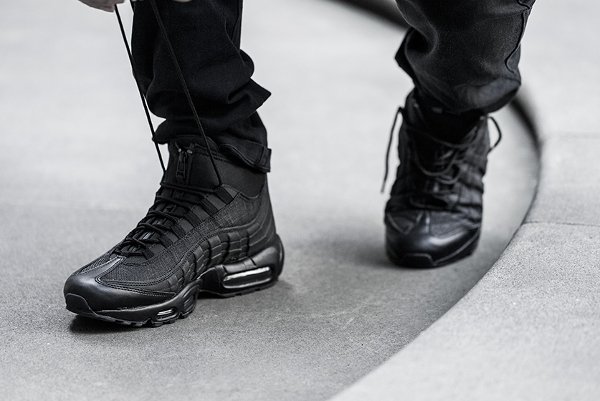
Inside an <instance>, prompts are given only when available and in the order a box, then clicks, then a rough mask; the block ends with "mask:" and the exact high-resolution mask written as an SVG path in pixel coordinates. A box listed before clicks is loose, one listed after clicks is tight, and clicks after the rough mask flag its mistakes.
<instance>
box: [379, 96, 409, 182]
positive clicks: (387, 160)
mask: <svg viewBox="0 0 600 401" xmlns="http://www.w3.org/2000/svg"><path fill="white" fill-rule="evenodd" d="M400 114H402V115H403V116H404V108H403V107H402V106H400V107H398V110H397V111H396V114H395V115H394V122H393V123H392V128H391V129H390V137H389V139H388V144H387V150H386V151H385V173H384V175H383V183H382V184H381V193H383V192H384V191H385V184H386V183H387V179H388V175H389V173H390V153H391V152H392V143H393V142H394V133H395V132H396V125H397V124H398V120H399V119H400Z"/></svg>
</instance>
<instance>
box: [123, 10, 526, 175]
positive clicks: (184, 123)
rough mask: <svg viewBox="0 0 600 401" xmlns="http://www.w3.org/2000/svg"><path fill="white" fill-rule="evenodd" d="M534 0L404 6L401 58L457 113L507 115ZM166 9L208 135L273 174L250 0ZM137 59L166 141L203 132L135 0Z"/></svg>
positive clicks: (431, 95) (147, 13)
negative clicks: (256, 75) (245, 19)
mask: <svg viewBox="0 0 600 401" xmlns="http://www.w3.org/2000/svg"><path fill="white" fill-rule="evenodd" d="M534 1H535V0H444V1H439V0H397V2H398V6H399V7H400V10H401V12H402V15H403V16H404V18H405V19H406V21H407V22H408V23H409V25H410V26H411V28H410V29H409V30H408V32H407V34H406V37H405V39H404V41H403V43H402V45H401V47H400V50H399V51H398V53H397V56H396V60H397V61H398V64H399V65H400V66H401V67H402V68H403V69H404V71H406V72H407V73H408V74H409V75H410V76H411V77H412V79H413V81H414V83H415V86H416V88H417V89H418V90H419V92H420V94H421V95H422V96H423V97H425V98H427V99H429V100H430V101H431V102H432V103H435V104H437V105H439V106H440V107H442V108H444V109H445V110H447V111H448V112H451V113H464V112H470V111H480V112H484V113H487V112H491V111H494V110H497V109H499V108H501V107H502V106H504V105H505V104H506V103H507V102H508V101H510V100H511V98H512V97H513V96H514V95H515V93H516V91H517V90H518V88H519V86H520V83H521V77H520V74H519V70H518V63H519V55H520V41H521V38H522V35H523V32H524V29H525V25H526V23H527V17H528V16H529V12H530V10H531V6H532V5H533V3H534ZM156 3H157V5H158V7H159V9H160V13H161V16H162V18H163V20H164V23H165V25H166V27H167V30H168V32H169V36H170V39H171V42H172V44H173V47H174V49H175V52H176V53H177V55H178V59H179V62H180V64H181V68H182V70H183V73H184V75H185V77H186V81H187V83H188V85H189V87H190V90H191V93H192V97H193V99H194V102H195V104H196V107H197V109H198V112H199V114H200V118H201V119H202V122H203V124H204V127H205V130H206V133H207V135H208V137H209V138H210V139H211V140H212V141H213V142H214V143H215V145H216V146H217V148H218V151H219V152H220V153H222V154H224V155H226V156H229V157H231V158H233V159H234V160H236V161H238V162H239V163H241V164H243V165H246V166H248V167H250V168H253V169H256V170H258V171H263V172H266V171H268V170H269V169H270V164H269V160H270V153H271V152H270V150H269V149H268V147H267V134H266V129H265V127H264V125H263V123H262V121H261V120H260V118H259V116H258V114H257V113H256V110H257V109H258V108H259V107H260V106H261V105H262V104H263V103H264V102H265V100H267V98H268V97H269V95H270V93H269V92H268V91H267V90H266V89H264V88H262V87H261V86H260V85H258V84H257V83H256V82H254V81H253V80H252V74H253V72H254V65H253V63H252V60H251V59H250V57H249V56H248V55H247V54H246V53H244V52H243V51H242V50H241V49H240V35H241V29H240V28H241V20H242V0H192V1H191V2H188V3H179V2H174V1H170V0H159V1H157V2H156ZM133 56H134V60H135V64H136V69H137V71H138V73H139V74H140V78H141V85H142V87H143V89H144V90H145V92H146V95H147V98H148V102H149V105H150V109H151V110H152V111H153V112H154V113H155V114H156V115H158V116H160V117H163V118H165V119H166V121H165V122H164V123H163V124H161V125H160V127H159V128H158V130H157V139H158V140H159V141H160V142H163V143H165V142H168V141H170V140H172V139H175V138H181V137H186V136H195V135H199V133H198V130H197V128H196V125H195V124H194V122H193V119H192V113H191V111H190V108H189V106H188V104H187V102H186V99H185V96H184V94H183V92H182V89H181V85H180V83H179V81H178V80H177V76H176V74H175V72H174V69H173V64H172V61H171V59H170V58H169V54H168V51H167V48H166V46H165V44H164V43H163V41H162V39H161V37H160V32H159V31H158V27H157V24H156V21H155V19H154V16H153V13H152V9H151V7H150V4H148V3H147V2H136V3H135V12H134V24H133ZM282 73H284V72H282Z"/></svg>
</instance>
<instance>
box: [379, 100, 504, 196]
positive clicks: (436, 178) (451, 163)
mask: <svg viewBox="0 0 600 401" xmlns="http://www.w3.org/2000/svg"><path fill="white" fill-rule="evenodd" d="M400 115H402V116H403V117H404V115H405V111H404V108H402V107H399V108H398V110H397V112H396V114H395V116H394V122H393V123H392V128H391V130H390V136H389V140H388V145H387V150H386V158H385V173H384V178H383V185H382V188H381V192H384V191H385V185H386V183H387V179H388V176H389V159H390V154H391V149H392V143H393V138H394V134H395V131H396V126H397V125H398V121H399V117H400ZM483 118H488V119H490V120H491V121H492V122H493V124H494V126H495V127H496V131H497V132H498V139H497V140H496V142H495V143H494V145H492V146H491V147H490V149H489V150H488V153H489V152H491V151H493V150H494V149H495V148H496V147H497V146H498V145H499V144H500V141H501V140H502V131H501V130H500V126H499V124H498V122H497V121H496V119H495V118H494V117H491V116H487V117H483ZM479 124H480V122H478V123H477V125H476V126H475V127H474V128H473V129H472V131H471V132H470V133H469V134H468V135H467V137H466V140H465V141H464V142H462V143H459V144H456V143H450V142H446V141H443V140H441V139H439V138H436V137H434V136H432V135H431V134H430V133H428V132H427V131H425V130H422V129H418V128H417V127H414V126H411V125H408V126H407V129H409V130H412V131H413V133H414V134H416V135H418V136H423V137H426V138H427V139H428V140H429V141H430V142H432V143H435V145H436V147H437V148H438V150H437V151H436V154H435V159H434V160H433V161H432V162H430V163H429V164H430V165H429V166H426V165H425V163H423V162H422V160H421V158H420V157H419V153H420V152H419V149H418V148H417V144H416V143H415V140H414V139H413V138H412V137H411V136H410V135H409V136H408V140H409V144H408V145H409V147H410V148H409V150H410V155H411V158H412V159H413V160H414V165H415V166H416V167H417V169H418V170H419V172H420V173H421V174H422V175H423V176H424V177H425V181H431V183H427V182H424V183H423V185H419V189H418V195H419V196H420V197H422V198H424V199H427V198H429V199H434V200H435V199H443V197H444V196H445V195H447V194H448V193H451V192H452V188H453V187H454V185H455V184H456V183H457V182H458V180H459V179H460V177H461V169H460V168H459V166H460V165H461V164H462V163H463V162H464V160H465V156H466V153H467V151H468V150H469V149H470V148H471V146H473V144H474V143H475V142H476V141H477V139H478V138H477V130H478V125H479ZM469 136H470V137H469ZM401 162H402V161H401ZM435 184H439V185H435ZM427 188H436V190H435V191H431V190H428V189H427ZM440 188H446V190H445V191H443V190H440ZM406 195H410V194H406ZM427 203H428V205H422V206H434V204H435V203H436V202H434V203H433V204H432V205H429V203H431V202H427Z"/></svg>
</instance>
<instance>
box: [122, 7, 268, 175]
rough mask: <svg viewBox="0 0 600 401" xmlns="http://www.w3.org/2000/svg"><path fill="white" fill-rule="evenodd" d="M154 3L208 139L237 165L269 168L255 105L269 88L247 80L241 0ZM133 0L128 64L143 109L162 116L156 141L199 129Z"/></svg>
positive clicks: (150, 17)
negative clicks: (140, 92)
mask: <svg viewBox="0 0 600 401" xmlns="http://www.w3.org/2000/svg"><path fill="white" fill-rule="evenodd" d="M156 3H157V5H158V7H159V9H160V14H161V17H162V19H163V22H164V24H165V26H166V28H167V31H168V33H169V38H170V41H171V42H172V45H173V48H174V50H175V52H176V54H177V56H178V61H179V64H180V65H181V69H182V71H183V73H184V76H185V78H186V82H187V84H188V86H189V88H190V92H191V94H192V97H193V101H194V104H195V106H196V109H197V111H198V113H199V115H200V118H201V120H202V123H203V125H204V128H205V130H206V133H207V135H208V136H209V138H210V139H211V140H212V141H213V142H214V143H215V144H216V145H217V146H218V149H219V151H220V152H221V153H223V154H225V155H227V156H229V157H231V158H233V159H234V160H236V161H237V162H239V163H240V164H242V165H246V166H249V167H252V168H254V169H256V170H258V171H261V172H267V171H269V169H270V154H271V151H270V150H269V149H268V147H267V133H266V129H265V127H264V125H263V123H262V121H261V119H260V117H259V116H258V114H257V113H256V110H257V109H258V108H259V107H260V106H261V105H262V104H263V103H264V101H265V100H266V99H267V98H268V97H269V96H270V93H269V92H268V91H267V90H266V89H264V88H262V87H261V86H260V85H258V84H257V83H256V82H254V81H253V80H252V74H253V72H254V64H253V62H252V59H251V58H250V57H249V56H248V55H247V54H246V53H245V52H243V51H242V50H241V49H240V35H241V18H242V0H202V1H191V2H188V3H179V2H175V1H157V2H156ZM134 6H135V8H134V10H135V11H134V21H133V34H132V51H133V58H134V63H135V66H136V70H137V72H138V74H139V75H140V76H141V82H140V84H141V86H142V88H143V90H144V91H145V93H146V96H147V98H148V104H149V106H150V109H151V110H152V112H153V113H155V114H156V115H158V116H160V117H163V118H165V119H166V121H165V122H164V123H163V124H161V125H160V126H159V127H158V129H157V139H158V141H159V142H161V143H167V142H169V141H170V140H173V139H176V138H178V137H182V136H190V135H191V136H198V135H200V133H199V131H198V128H197V126H196V123H195V122H194V120H193V117H192V111H191V110H190V107H189V105H188V103H187V101H186V97H185V95H184V92H183V90H182V87H181V84H180V82H179V81H178V79H177V75H176V74H175V68H174V66H173V62H172V60H171V58H170V55H169V53H168V50H167V47H166V45H165V43H164V42H163V39H162V37H161V36H160V33H159V31H158V26H157V24H156V20H155V18H154V14H153V12H152V9H151V7H150V4H149V3H148V2H135V3H134Z"/></svg>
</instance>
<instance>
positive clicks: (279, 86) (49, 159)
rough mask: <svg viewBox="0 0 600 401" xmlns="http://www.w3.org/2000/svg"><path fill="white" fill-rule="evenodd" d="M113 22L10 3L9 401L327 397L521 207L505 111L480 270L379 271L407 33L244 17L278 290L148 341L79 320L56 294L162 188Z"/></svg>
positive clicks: (528, 157) (439, 297)
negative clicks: (391, 133)
mask: <svg viewBox="0 0 600 401" xmlns="http://www.w3.org/2000/svg"><path fill="white" fill-rule="evenodd" d="M266 10H268V12H266ZM273 16H277V18H273ZM113 18H114V17H113V16H110V15H104V14H101V13H98V12H95V11H92V10H88V9H86V8H84V7H83V6H80V5H79V4H77V3H76V2H75V1H74V0H73V1H62V2H60V3H59V4H56V2H43V3H40V2H36V1H34V0H20V1H19V2H14V3H10V4H6V5H5V6H4V7H3V12H2V14H1V15H0V27H1V28H0V50H1V51H2V54H4V55H5V56H4V57H3V59H2V61H1V62H0V122H2V127H3V130H4V133H3V135H2V136H1V137H0V146H2V149H3V150H4V151H3V152H2V156H1V158H2V161H3V165H4V168H3V169H0V184H1V185H2V191H1V192H0V219H1V221H2V224H1V225H0V260H1V261H2V262H0V263H1V264H0V269H1V272H2V281H1V282H0V317H1V318H2V319H1V320H2V322H3V324H2V325H1V326H0V337H1V338H2V342H1V343H0V360H2V364H1V365H0V389H2V394H3V398H6V399H11V400H25V399H37V398H42V397H43V398H44V399H48V400H64V399H74V398H77V399H80V400H93V399H100V398H102V399H111V400H120V399H123V400H139V399H174V398H177V399H179V400H188V399H203V400H221V399H228V400H258V399H260V400H275V399H277V400H306V399H311V400H318V399H326V398H328V397H330V396H333V395H334V394H336V393H338V392H339V391H341V390H343V389H344V388H346V387H347V386H348V385H350V384H351V383H353V382H355V381H356V380H358V379H359V378H361V377H362V376H364V375H365V374H367V373H368V372H370V371H371V370H373V369H374V368H376V367H377V366H379V365H380V364H381V363H382V362H384V361H385V360H387V359H388V358H389V357H391V356H392V355H394V354H395V353H396V352H397V351H398V350H400V349H401V348H402V347H403V346H405V345H406V344H408V343H409V342H410V341H412V340H413V339H414V338H415V337H416V336H417V335H418V334H419V333H420V332H421V331H422V330H424V329H425V328H427V327H428V326H429V325H430V324H431V323H433V322H434V321H436V320H437V319H438V318H439V317H440V316H442V315H443V314H444V313H445V312H446V311H447V310H448V309H449V308H451V307H452V306H453V305H454V304H455V303H456V302H457V301H458V300H459V299H460V298H461V297H462V296H463V295H464V294H465V293H466V292H467V291H468V290H469V289H470V288H471V287H472V286H473V285H475V284H476V283H477V281H478V280H479V279H480V278H481V277H482V276H483V275H484V274H485V272H486V271H487V270H488V268H489V267H490V266H491V265H492V263H493V262H494V261H495V260H496V259H497V258H498V256H499V255H500V254H501V253H502V251H503V250H504V248H505V246H506V244H507V243H508V241H509V240H510V238H511V237H512V235H513V233H514V231H515V230H516V229H517V228H518V227H519V224H520V222H521V220H522V218H523V216H524V215H525V212H526V210H527V208H528V207H529V204H530V201H531V198H532V196H533V191H534V187H535V184H536V178H537V168H538V166H537V159H536V156H535V150H534V147H533V144H532V142H531V140H530V139H529V137H528V136H527V134H526V133H525V132H524V129H523V127H522V126H521V125H519V123H518V121H517V120H516V119H515V118H514V116H512V115H511V114H510V113H509V112H508V111H506V112H503V113H501V114H500V115H499V116H498V117H499V119H500V122H501V125H502V127H503V129H504V133H505V140H504V142H503V144H502V146H501V147H500V148H499V149H498V150H497V151H496V152H494V154H493V155H492V157H491V163H490V172H489V175H488V177H487V184H488V192H487V194H486V214H485V226H484V233H483V237H482V243H481V247H480V249H479V250H478V251H477V253H476V255H475V256H474V257H472V258H470V259H468V260H466V261H464V262H462V263H460V264H456V265H453V266H450V267H448V268H445V269H438V270H427V271H417V270H402V269H398V268H395V267H393V266H390V265H389V264H388V262H387V261H386V260H385V257H384V255H383V246H382V242H383V228H382V208H383V204H384V202H385V197H384V196H383V195H380V194H379V192H378V189H379V185H380V179H381V176H382V170H383V157H384V151H385V149H384V147H385V141H386V139H387V132H388V129H389V124H390V123H391V118H392V114H393V112H394V109H395V107H396V105H397V104H399V103H401V102H402V101H403V97H404V95H405V94H406V92H407V91H408V90H409V89H410V83H409V80H408V79H407V78H406V77H404V76H403V75H402V73H401V72H400V71H399V70H398V68H397V67H396V66H395V65H394V62H393V55H394V52H395V48H396V47H397V45H398V44H399V41H400V39H401V35H402V32H400V31H399V30H397V28H395V27H394V26H393V25H390V24H382V23H381V21H379V20H378V19H376V18H374V17H371V16H368V15H362V14H360V13H358V12H357V11H356V10H354V9H348V8H344V7H342V6H341V5H340V4H339V3H337V2H323V1H317V0H306V1H302V2H297V1H291V0H253V1H251V2H247V4H246V16H245V18H246V20H245V21H246V22H245V26H244V31H245V37H244V47H245V48H246V49H247V50H248V51H249V52H250V53H251V54H252V55H253V56H254V58H255V61H256V65H257V74H256V79H257V80H258V81H259V82H260V83H262V84H263V85H264V86H266V87H268V88H269V89H271V90H272V91H273V93H274V95H273V97H272V99H271V100H270V101H269V102H268V103H267V105H265V107H264V108H263V110H262V114H263V118H264V119H265V121H266V122H267V124H268V127H269V129H270V132H271V147H272V148H274V150H275V152H274V159H273V166H274V172H273V173H272V175H271V187H272V195H273V202H274V206H275V211H276V217H277V221H278V227H279V231H280V234H281V236H282V238H283V239H284V241H285V244H286V246H287V264H286V267H285V270H284V274H283V276H282V280H281V282H280V283H279V284H278V285H277V286H276V287H274V288H272V289H270V290H268V291H264V292H260V293H256V294H252V295H248V296H245V297H240V298H235V299H229V300H220V299H203V300H201V301H200V304H199V305H198V308H197V309H196V312H195V313H194V314H193V315H192V316H191V317H190V318H188V319H186V320H182V321H179V322H177V323H176V324H175V325H170V326H164V327H161V328H159V329H141V330H132V329H127V328H121V327H114V326H111V325H107V324H103V323H97V322H93V321H88V320H85V319H80V318H74V317H73V316H72V315H71V314H69V313H68V312H67V311H65V310H64V306H63V299H62V293H61V292H62V284H63V282H64V279H65V278H66V277H67V276H68V275H69V274H70V273H71V272H72V271H73V270H75V269H76V268H77V267H79V266H80V265H82V264H84V263H86V262H88V261H89V260H91V259H92V258H94V257H95V256H97V255H98V254H99V253H100V252H103V251H104V250H106V249H108V248H109V247H110V246H112V245H113V244H114V243H115V242H116V241H118V240H120V239H121V238H122V237H123V236H124V235H125V234H126V233H127V232H128V231H129V229H131V228H132V227H133V226H134V225H135V223H136V222H137V221H138V220H139V219H140V218H141V217H142V216H143V214H144V213H145V210H146V209H147V207H148V206H149V205H150V203H151V201H152V198H153V194H154V191H155V190H156V185H157V182H158V180H159V178H160V169H159V166H158V162H157V160H156V155H155V154H154V150H153V145H152V144H151V142H150V140H149V134H148V132H147V129H146V127H145V125H144V117H143V113H142V111H141V110H140V107H141V106H139V105H138V101H139V100H138V99H137V95H136V92H135V87H134V84H133V82H132V80H131V77H130V74H129V68H128V65H127V60H126V57H125V54H124V50H123V49H122V46H121V44H120V42H119V40H120V39H119V35H118V32H117V30H116V25H115V21H114V19H113ZM7 55H8V56H7ZM515 194H518V196H515Z"/></svg>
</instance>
